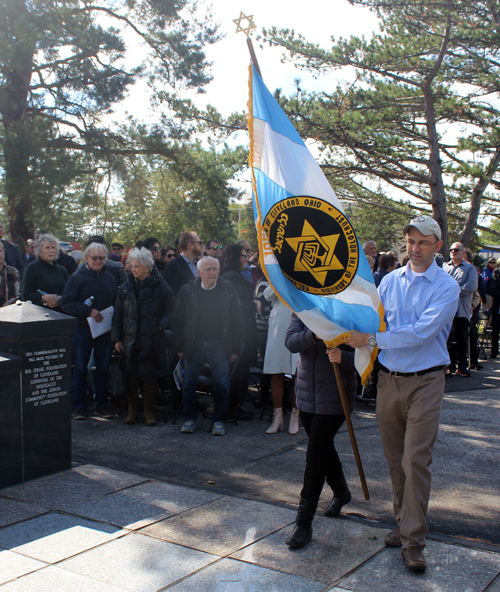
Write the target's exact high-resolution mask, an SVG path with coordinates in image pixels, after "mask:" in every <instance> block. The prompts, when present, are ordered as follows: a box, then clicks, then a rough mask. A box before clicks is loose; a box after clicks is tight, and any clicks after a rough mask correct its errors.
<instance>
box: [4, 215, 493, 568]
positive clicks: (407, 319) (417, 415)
mask: <svg viewBox="0 0 500 592" xmlns="http://www.w3.org/2000/svg"><path fill="white" fill-rule="evenodd" d="M403 235H404V236H405V243H406V251H407V256H406V258H405V260H403V262H402V264H400V263H399V257H398V254H397V253H395V252H394V251H390V252H386V253H379V252H378V250H377V245H376V243H375V242H374V241H368V242H367V243H365V244H364V245H363V250H364V252H365V254H366V256H367V259H368V261H369V263H370V265H371V267H372V270H373V273H374V282H375V284H376V285H377V286H378V291H379V295H380V298H381V302H382V304H383V306H384V310H385V321H386V331H384V332H377V333H371V334H367V333H362V332H357V331H354V332H352V333H351V335H350V337H349V339H348V340H347V343H346V344H345V345H341V346H340V347H337V348H334V349H327V348H326V346H325V344H324V342H323V341H322V340H321V339H319V338H318V337H317V336H316V335H315V334H314V333H312V332H311V330H310V329H309V328H308V327H307V326H306V325H305V324H304V323H303V322H302V321H301V320H300V319H299V318H298V316H296V315H295V314H294V313H291V311H290V310H289V309H288V307H286V306H285V305H284V303H283V302H281V300H280V298H279V297H278V295H277V294H275V293H274V292H273V290H272V288H271V287H270V286H269V283H268V281H267V279H266V277H265V276H264V274H263V272H262V270H261V269H260V263H259V253H258V251H256V250H253V249H252V247H251V245H250V244H249V243H248V242H247V241H245V240H240V241H237V242H236V243H234V244H230V245H227V246H226V247H224V248H223V247H222V245H221V244H220V242H219V241H217V240H214V239H211V240H209V241H207V242H205V243H203V241H202V240H201V239H200V238H199V236H198V234H197V233H195V232H192V231H187V232H183V233H182V234H181V235H180V236H179V239H178V242H177V243H176V245H175V246H171V245H167V246H165V247H163V248H162V247H161V244H160V241H158V240H157V239H156V238H155V237H148V238H146V239H145V240H143V241H140V242H139V243H137V244H136V245H135V246H134V247H133V248H130V249H125V248H124V246H123V245H122V244H120V243H113V244H112V245H111V251H108V247H107V245H106V242H105V240H104V238H103V237H101V236H92V237H90V238H89V240H88V243H87V245H86V248H85V250H84V251H83V252H80V251H77V252H73V253H71V256H68V255H64V254H63V253H62V252H61V250H60V248H59V242H58V240H57V239H56V238H55V237H53V236H51V235H49V234H44V235H42V236H40V237H39V238H38V239H37V240H36V241H35V242H33V241H30V242H29V243H27V246H26V254H25V255H24V256H23V257H21V254H20V253H19V250H18V249H17V247H16V246H15V245H13V244H12V243H10V242H9V241H6V240H0V305H1V306H8V305H10V304H12V303H13V302H15V300H16V299H17V298H19V297H20V298H21V299H22V300H25V301H26V300H29V301H31V302H32V303H34V304H37V305H40V306H44V307H48V308H50V309H53V310H55V311H59V312H63V313H65V314H67V315H71V316H74V317H76V318H77V320H78V328H77V332H76V333H75V335H74V337H73V358H74V372H73V407H74V419H75V420H82V419H85V418H86V417H87V394H86V389H87V372H88V367H89V362H90V360H91V358H92V363H91V364H92V366H93V367H95V373H94V376H93V390H94V392H93V397H94V401H93V403H94V413H96V414H97V415H99V416H101V417H103V418H111V417H113V416H114V415H113V413H111V412H110V411H109V409H108V394H109V393H108V387H107V383H108V377H109V362H110V357H111V354H112V350H113V348H114V349H115V351H116V352H118V353H119V355H121V356H123V357H124V359H125V361H126V372H127V385H128V414H127V416H126V418H125V423H126V424H133V423H134V422H136V420H137V418H138V415H139V410H140V405H139V400H140V393H142V399H143V407H144V416H145V420H146V423H147V425H150V426H154V425H155V424H156V418H155V415H154V408H155V400H156V396H157V393H158V384H157V378H156V376H157V373H156V371H157V368H158V364H159V363H161V362H160V360H161V357H162V354H163V353H164V352H165V350H166V349H171V350H173V351H174V352H175V353H176V354H178V356H179V359H180V362H179V363H178V364H177V368H176V372H177V370H179V374H180V375H181V376H182V412H183V418H184V422H183V425H182V427H181V431H182V432H183V433H186V434H191V433H193V432H194V431H195V430H196V428H197V427H198V424H197V419H198V407H197V401H196V392H197V385H198V381H199V376H200V373H201V372H202V371H203V368H204V366H205V363H208V364H209V365H210V369H211V373H212V379H213V385H214V408H213V415H212V428H211V429H212V434H213V435H214V436H223V435H225V429H226V420H227V419H228V418H233V419H235V420H250V419H251V418H252V414H251V412H249V411H247V410H245V409H244V408H243V404H244V402H245V400H246V399H247V396H248V387H249V379H250V369H251V365H252V364H253V363H255V361H256V358H257V355H258V353H260V357H261V358H262V359H263V368H262V370H263V377H262V380H261V386H262V385H263V384H264V383H265V382H266V377H267V379H268V380H267V382H268V384H269V386H270V397H271V400H272V405H273V421H272V424H271V425H270V426H269V428H268V429H267V430H266V432H267V433H268V434H276V433H277V432H279V431H281V430H283V429H284V418H283V401H284V392H285V376H286V375H289V376H293V377H294V378H293V401H292V413H291V417H290V421H289V426H288V431H289V432H290V433H292V434H295V433H297V432H298V431H299V417H300V419H301V421H302V424H303V426H304V429H305V431H306V433H307V435H308V447H307V454H306V467H305V472H304V482H303V488H302V491H301V495H300V503H299V508H298V512H297V519H296V523H295V528H294V530H293V532H292V534H291V535H290V537H289V538H288V539H287V541H286V544H287V545H289V546H290V547H292V548H301V547H304V546H305V545H306V544H307V543H308V542H309V541H310V540H311V537H312V522H313V518H314V515H315V513H316V510H317V505H318V501H319V498H320V495H321V492H322V489H323V487H324V484H325V482H326V483H327V484H328V485H329V486H330V488H331V490H332V492H333V498H332V501H331V503H330V505H329V506H328V508H327V509H326V510H325V512H324V515H325V516H338V515H339V514H340V512H341V509H342V507H343V506H345V505H346V504H348V503H349V502H350V501H351V492H350V490H349V486H348V483H347V481H346V478H345V475H344V472H343V469H342V463H341V461H340V458H339V455H338V453H337V451H336V449H335V444H334V440H335V436H336V434H337V432H338V431H339V429H340V428H341V426H342V425H343V423H344V421H345V416H344V408H343V406H342V404H341V399H340V393H339V390H338V386H337V381H336V379H335V374H334V370H333V365H332V363H335V364H337V365H338V368H339V371H340V377H341V378H342V382H343V385H344V388H345V390H346V392H347V398H348V406H349V407H350V408H351V409H352V407H353V404H354V399H355V395H356V390H357V384H358V376H357V373H356V371H355V368H354V356H355V350H356V348H360V347H366V346H370V347H372V348H377V349H378V362H377V371H376V376H375V379H378V384H377V386H376V393H375V396H376V398H377V420H378V423H379V427H380V433H381V438H382V444H383V448H384V453H385V456H386V459H387V463H388V465H389V471H390V477H391V481H392V486H393V491H394V516H395V519H396V522H397V527H396V529H395V530H394V531H392V532H391V533H390V534H389V535H388V536H387V537H386V544H387V545H388V546H391V547H399V546H401V547H402V557H403V560H404V562H405V563H406V565H407V566H408V567H409V568H410V569H411V570H413V571H417V572H418V571H424V570H425V569H426V562H425V558H424V556H423V553H422V551H423V549H424V547H425V544H426V539H425V535H426V533H427V522H426V514H427V507H428V502H429V497H430V468H429V467H430V464H431V462H432V448H433V445H434V442H435V439H436V436H437V429H438V425H439V414H440V409H441V402H442V397H443V393H444V381H445V375H446V374H456V375H457V376H460V377H470V376H471V370H472V369H473V370H480V369H481V365H480V364H479V363H478V352H477V322H478V319H479V313H480V309H481V308H482V310H483V311H485V313H484V316H485V317H487V318H488V319H489V320H488V322H489V323H490V325H491V333H492V345H491V357H493V358H494V357H496V356H497V355H498V335H499V331H500V267H498V266H497V262H496V261H495V260H494V259H491V260H489V261H488V264H487V266H486V268H485V270H484V272H483V273H482V274H481V273H480V270H479V268H477V267H475V266H474V265H473V254H472V252H470V251H469V250H468V249H466V248H464V246H463V245H462V244H461V243H458V242H457V243H454V244H453V245H452V246H451V248H450V261H449V262H447V263H444V261H443V257H442V256H441V255H440V254H439V251H440V250H441V248H442V246H443V242H442V240H441V229H440V227H439V225H438V224H437V222H436V221H435V220H433V219H432V218H430V217H428V216H420V217H418V218H416V219H414V220H412V221H411V222H410V223H409V224H408V225H407V226H405V228H404V229H403ZM2 236H3V226H2V225H1V224H0V238H2ZM499 262H500V260H499ZM105 323H107V324H106V325H105ZM99 327H101V328H102V327H104V329H102V330H101V331H100V330H99ZM96 328H97V329H96ZM140 375H142V377H143V380H142V385H141V383H140V380H139V376H140ZM374 384H376V380H375V381H374Z"/></svg>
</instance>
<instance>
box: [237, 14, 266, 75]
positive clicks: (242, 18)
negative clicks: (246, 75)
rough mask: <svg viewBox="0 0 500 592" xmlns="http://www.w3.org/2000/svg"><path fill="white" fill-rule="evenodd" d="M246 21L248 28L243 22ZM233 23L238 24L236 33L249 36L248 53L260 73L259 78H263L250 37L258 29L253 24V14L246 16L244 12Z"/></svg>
mask: <svg viewBox="0 0 500 592" xmlns="http://www.w3.org/2000/svg"><path fill="white" fill-rule="evenodd" d="M244 21H246V22H247V26H246V27H245V26H243V25H242V22H244ZM233 23H235V24H236V33H245V35H246V36H247V46H248V51H249V52H250V59H251V60H252V64H253V66H254V67H255V69H256V70H257V72H258V73H259V76H260V77H261V78H262V74H261V72H260V67H259V62H258V61H257V56H256V55H255V50H254V48H253V44H252V40H251V39H250V35H251V33H252V31H253V29H256V28H257V27H256V25H255V23H254V22H253V14H250V15H248V16H247V15H246V14H243V12H240V16H239V17H238V18H237V19H233Z"/></svg>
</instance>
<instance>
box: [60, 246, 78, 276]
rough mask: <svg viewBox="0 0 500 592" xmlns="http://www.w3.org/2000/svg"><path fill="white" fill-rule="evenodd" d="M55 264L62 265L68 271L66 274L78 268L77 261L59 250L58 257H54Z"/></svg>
mask: <svg viewBox="0 0 500 592" xmlns="http://www.w3.org/2000/svg"><path fill="white" fill-rule="evenodd" d="M56 263H57V265H60V266H61V267H64V269H65V270H66V271H67V272H68V276H69V275H71V274H73V273H75V271H76V270H77V268H78V263H77V262H76V261H75V259H73V257H70V256H69V255H67V254H66V253H63V252H62V251H59V257H58V258H57V259H56Z"/></svg>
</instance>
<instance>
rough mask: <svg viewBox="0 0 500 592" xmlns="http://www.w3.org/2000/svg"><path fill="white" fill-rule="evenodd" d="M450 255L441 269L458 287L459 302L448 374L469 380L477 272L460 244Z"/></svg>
mask: <svg viewBox="0 0 500 592" xmlns="http://www.w3.org/2000/svg"><path fill="white" fill-rule="evenodd" d="M450 255H451V260H450V261H448V263H445V264H444V265H443V269H444V271H446V273H449V274H450V275H451V277H452V278H454V279H455V280H456V281H457V283H458V285H459V287H460V300H459V301H458V310H457V313H456V315H455V318H454V320H453V326H452V328H451V333H450V337H449V339H448V345H449V347H450V360H451V362H450V372H449V373H450V374H456V375H457V376H463V377H465V378H470V376H471V373H470V372H469V360H468V358H467V345H468V343H469V325H470V317H471V314H472V308H471V304H472V297H473V295H474V292H475V291H476V290H477V271H476V268H475V267H474V266H473V265H471V264H470V263H468V262H467V261H466V259H465V247H464V246H463V245H462V243H453V244H452V245H451V248H450ZM457 365H458V367H457Z"/></svg>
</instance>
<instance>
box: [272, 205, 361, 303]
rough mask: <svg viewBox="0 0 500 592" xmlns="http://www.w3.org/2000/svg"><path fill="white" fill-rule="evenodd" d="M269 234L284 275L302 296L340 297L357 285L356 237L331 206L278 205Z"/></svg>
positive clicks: (357, 257) (357, 253)
mask: <svg viewBox="0 0 500 592" xmlns="http://www.w3.org/2000/svg"><path fill="white" fill-rule="evenodd" d="M263 226H264V232H266V233H267V236H268V240H269V244H270V245H271V248H272V250H273V252H274V254H275V256H276V258H277V260H278V263H279V265H280V268H281V271H282V273H283V274H284V275H285V276H286V277H287V278H288V279H289V280H290V281H291V282H292V283H293V284H294V286H295V287H297V288H298V289H299V290H302V291H303V292H308V293H309V294H323V295H325V294H336V293H338V292H342V291H343V290H345V289H346V288H347V286H349V284H350V283H351V282H352V280H353V278H354V276H355V274H356V270H357V268H358V261H359V247H358V241H357V239H356V234H355V232H354V230H353V228H352V226H351V224H350V222H349V220H348V219H347V218H346V217H345V216H344V214H343V213H342V212H341V211H340V210H338V209H337V208H335V207H334V206H333V205H332V204H331V203H328V202H326V201H324V200H322V199H318V198H311V197H305V196H301V197H292V198H288V199H284V200H282V201H280V202H278V203H276V204H275V205H274V206H273V207H272V208H271V209H270V211H269V213H268V214H267V216H266V218H265V220H264V225H263Z"/></svg>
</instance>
